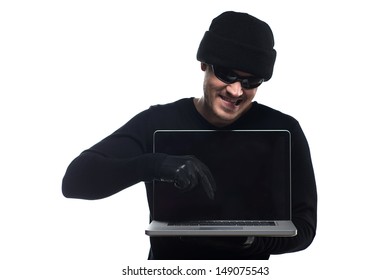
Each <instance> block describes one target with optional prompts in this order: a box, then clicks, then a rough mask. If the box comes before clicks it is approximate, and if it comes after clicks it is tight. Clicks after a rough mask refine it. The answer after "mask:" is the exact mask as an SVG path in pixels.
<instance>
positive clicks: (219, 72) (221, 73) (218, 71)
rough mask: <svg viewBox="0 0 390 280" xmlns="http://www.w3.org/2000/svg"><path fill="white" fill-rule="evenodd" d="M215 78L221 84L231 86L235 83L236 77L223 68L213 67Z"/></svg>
mask: <svg viewBox="0 0 390 280" xmlns="http://www.w3.org/2000/svg"><path fill="white" fill-rule="evenodd" d="M213 70H214V74H215V76H216V77H217V78H218V79H220V80H221V81H222V82H225V83H227V84H231V83H234V82H236V81H237V75H236V74H234V72H233V71H231V70H230V69H227V68H224V67H217V66H213Z"/></svg>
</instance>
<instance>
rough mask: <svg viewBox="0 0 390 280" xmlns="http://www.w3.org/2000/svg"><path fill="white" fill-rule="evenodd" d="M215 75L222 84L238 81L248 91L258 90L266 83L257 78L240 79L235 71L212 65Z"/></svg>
mask: <svg viewBox="0 0 390 280" xmlns="http://www.w3.org/2000/svg"><path fill="white" fill-rule="evenodd" d="M212 69H213V71H214V75H215V76H216V77H217V78H218V79H220V80H221V81H222V82H224V83H227V84H232V83H235V82H237V81H239V82H241V86H242V87H243V88H246V89H252V88H256V87H258V86H260V85H261V83H262V82H263V81H264V79H262V78H257V77H239V76H238V75H237V74H236V73H235V72H234V71H233V70H231V69H228V68H224V67H220V66H214V65H212Z"/></svg>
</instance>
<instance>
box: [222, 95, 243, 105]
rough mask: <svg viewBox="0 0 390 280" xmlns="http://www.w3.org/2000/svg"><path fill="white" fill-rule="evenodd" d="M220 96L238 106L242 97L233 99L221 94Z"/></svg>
mask: <svg viewBox="0 0 390 280" xmlns="http://www.w3.org/2000/svg"><path fill="white" fill-rule="evenodd" d="M221 98H222V99H223V100H225V101H227V102H230V103H233V104H234V105H236V106H238V105H239V104H240V103H241V102H242V99H238V100H235V99H230V98H227V97H226V96H221Z"/></svg>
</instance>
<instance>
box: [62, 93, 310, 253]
mask: <svg viewBox="0 0 390 280" xmlns="http://www.w3.org/2000/svg"><path fill="white" fill-rule="evenodd" d="M158 129H179V130H180V129H183V130H208V129H210V130H214V129H221V128H217V127H214V126H213V125H211V124H210V123H208V122H207V121H206V120H205V119H204V118H203V117H202V116H201V115H200V114H199V113H198V112H197V110H196V108H195V106H194V103H193V98H186V99H181V100H178V101H176V102H173V103H170V104H166V105H156V106H152V107H150V108H149V109H148V110H145V111H143V112H141V113H139V114H138V115H136V116H135V117H134V118H132V119H131V120H130V121H129V122H128V123H126V124H125V125H124V126H122V127H121V128H119V129H118V130H117V131H115V132H114V133H113V134H111V135H110V136H108V137H107V138H105V139H103V140H102V141H100V142H99V143H97V144H95V145H94V146H93V147H91V148H90V149H88V150H86V151H84V152H82V153H81V154H80V155H79V156H78V157H77V158H76V159H75V160H74V161H73V162H72V163H71V164H70V165H69V167H68V169H67V171H66V174H65V176H64V178H63V185H62V191H63V194H64V195H65V196H66V197H72V198H82V199H99V198H104V197H107V196H110V195H112V194H114V193H117V192H119V191H121V190H123V189H125V188H127V187H129V186H131V185H133V184H136V183H138V182H141V181H144V182H145V185H146V190H147V197H148V202H149V208H150V210H151V211H150V213H153V211H152V209H151V207H152V203H151V202H152V200H153V192H152V190H153V188H152V180H153V179H155V177H154V176H155V174H156V172H157V170H158V168H159V166H160V164H161V163H162V161H163V160H164V158H165V157H166V155H164V154H153V152H152V140H153V133H154V132H155V131H156V130H158ZM222 129H226V130H238V129H285V130H289V131H290V133H291V141H292V142H291V146H292V149H291V163H292V165H291V168H292V220H293V222H294V224H295V226H296V227H297V230H298V234H297V236H295V237H256V238H255V240H254V241H253V243H252V244H251V246H249V247H248V246H246V247H245V249H241V250H237V249H233V247H234V246H233V247H232V248H229V246H228V247H226V246H218V245H215V246H214V245H210V242H203V241H202V240H201V239H202V238H198V239H196V238H190V239H184V238H179V237H151V238H150V241H151V251H150V258H155V259H268V258H269V255H270V254H281V253H287V252H294V251H299V250H303V249H305V248H306V247H307V246H309V245H310V244H311V242H312V240H313V238H314V236H315V232H316V222H317V192H316V183H315V177H314V172H313V167H312V162H311V156H310V150H309V146H308V143H307V141H306V138H305V136H304V134H303V132H302V129H301V127H300V125H299V123H298V122H297V121H296V120H295V119H294V118H292V117H291V116H288V115H286V114H283V113H281V112H279V111H276V110H274V109H272V108H269V107H267V106H264V105H261V104H258V103H257V102H253V104H252V107H251V108H250V110H249V111H248V112H246V113H245V114H244V115H243V116H242V117H241V118H240V119H239V120H237V121H236V122H234V123H233V124H231V125H229V126H226V127H224V128H222ZM220 240H224V242H230V243H232V244H234V243H236V242H237V243H240V242H242V240H241V239H240V238H238V237H236V238H235V237H233V238H221V239H220ZM217 243H218V242H217Z"/></svg>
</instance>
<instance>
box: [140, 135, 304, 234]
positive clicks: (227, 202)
mask: <svg viewBox="0 0 390 280" xmlns="http://www.w3.org/2000/svg"><path fill="white" fill-rule="evenodd" d="M153 149H154V153H166V154H169V155H193V156H195V157H196V158H198V159H199V160H200V161H202V162H203V163H204V164H206V166H208V168H209V169H210V171H211V173H212V175H213V177H214V180H215V182H216V193H215V197H214V199H209V198H208V196H207V195H206V192H205V191H204V189H203V187H202V186H196V187H195V188H193V189H192V190H191V191H188V192H183V191H182V190H179V189H177V188H176V187H175V186H174V185H173V183H167V182H161V181H154V183H153V184H154V185H153V202H152V203H153V205H152V207H151V211H152V213H151V214H152V216H151V218H152V221H151V223H150V224H149V226H148V228H147V229H146V231H145V233H146V234H147V235H149V236H275V237H276V236H277V237H288V236H295V235H296V234H297V229H296V227H295V226H294V224H293V222H292V221H291V152H290V149H291V136H290V133H289V131H287V130H229V131H225V130H158V131H156V132H155V133H154V137H153Z"/></svg>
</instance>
